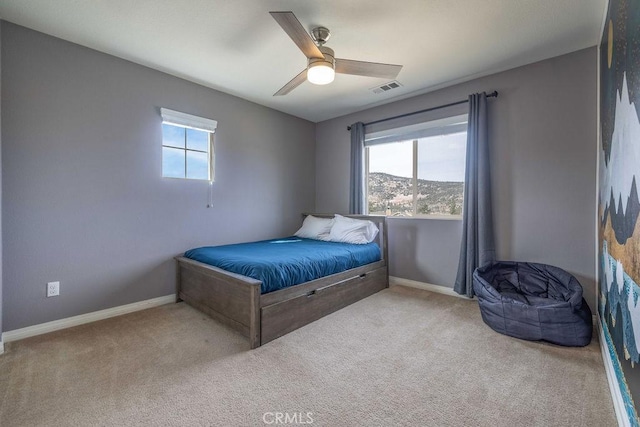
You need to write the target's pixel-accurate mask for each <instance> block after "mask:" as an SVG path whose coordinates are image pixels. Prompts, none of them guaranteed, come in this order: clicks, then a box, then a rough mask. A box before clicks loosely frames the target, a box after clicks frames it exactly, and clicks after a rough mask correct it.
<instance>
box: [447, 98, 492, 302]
mask: <svg viewBox="0 0 640 427" xmlns="http://www.w3.org/2000/svg"><path fill="white" fill-rule="evenodd" d="M493 261H495V245H494V239H493V215H492V212H491V174H490V168H489V140H488V132H487V96H486V94H485V93H481V94H480V93H476V94H473V95H470V96H469V124H468V128H467V163H466V171H465V180H464V206H463V208H462V245H461V247H460V262H459V264H458V274H457V276H456V283H455V286H454V287H453V289H454V290H455V291H456V292H457V293H459V294H461V295H467V296H468V297H472V296H473V295H474V293H473V271H474V270H475V269H476V268H477V267H480V266H483V265H485V264H488V263H492V262H493Z"/></svg>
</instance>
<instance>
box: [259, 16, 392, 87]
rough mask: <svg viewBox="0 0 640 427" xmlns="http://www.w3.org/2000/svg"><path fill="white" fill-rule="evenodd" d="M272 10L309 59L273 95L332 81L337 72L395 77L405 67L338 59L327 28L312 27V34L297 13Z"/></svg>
mask: <svg viewBox="0 0 640 427" xmlns="http://www.w3.org/2000/svg"><path fill="white" fill-rule="evenodd" d="M269 13H270V14H271V16H273V19H275V20H276V22H278V24H280V26H281V27H282V29H283V30H284V32H285V33H287V34H288V35H289V37H291V40H293V42H294V43H295V44H296V45H298V47H299V48H300V50H301V51H302V53H304V54H305V56H306V57H307V61H308V62H307V68H305V69H304V70H302V72H301V73H300V74H298V75H297V76H295V77H294V78H293V79H292V80H291V81H290V82H289V83H287V84H286V85H284V86H282V88H281V89H280V90H279V91H277V92H276V93H274V94H273V96H280V95H286V94H288V93H289V92H291V91H292V90H293V89H295V88H297V87H298V86H300V85H301V84H302V83H303V82H304V81H305V80H309V82H311V83H314V84H317V85H325V84H328V83H331V82H332V81H333V78H334V76H335V73H341V74H353V75H356V76H366V77H380V78H385V79H395V78H396V76H397V75H398V73H399V72H400V70H401V69H402V65H393V64H381V63H378V62H365V61H354V60H352V59H341V58H336V57H335V55H334V53H333V49H331V48H328V47H326V46H324V44H325V43H326V42H327V40H329V37H331V33H330V32H329V30H328V29H327V28H325V27H316V28H314V29H313V30H311V35H309V33H307V30H305V29H304V27H303V26H302V24H301V23H300V21H298V18H296V16H295V15H294V14H293V12H269Z"/></svg>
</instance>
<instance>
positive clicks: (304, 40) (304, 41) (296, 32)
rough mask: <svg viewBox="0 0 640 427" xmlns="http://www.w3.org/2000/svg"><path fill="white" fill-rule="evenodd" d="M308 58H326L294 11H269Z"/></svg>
mask: <svg viewBox="0 0 640 427" xmlns="http://www.w3.org/2000/svg"><path fill="white" fill-rule="evenodd" d="M269 13H270V14H271V16H273V19H275V20H276V22H277V23H278V24H280V26H281V27H282V29H283V30H284V32H285V33H287V34H288V35H289V37H291V40H293V42H294V43H295V44H296V45H298V47H299V48H300V50H301V51H302V53H304V54H305V55H306V56H307V58H324V55H323V54H322V52H320V49H318V46H316V44H315V43H314V42H313V39H312V38H311V36H310V35H309V33H308V32H307V30H305V29H304V27H303V26H302V24H301V23H300V21H298V18H296V15H294V14H293V12H269Z"/></svg>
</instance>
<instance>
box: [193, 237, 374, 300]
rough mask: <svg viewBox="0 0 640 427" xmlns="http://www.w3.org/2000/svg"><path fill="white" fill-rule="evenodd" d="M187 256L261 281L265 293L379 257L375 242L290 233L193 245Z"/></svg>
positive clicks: (357, 265) (369, 261)
mask: <svg viewBox="0 0 640 427" xmlns="http://www.w3.org/2000/svg"><path fill="white" fill-rule="evenodd" d="M184 256H185V257H187V258H190V259H192V260H195V261H200V262H203V263H205V264H209V265H212V266H214V267H218V268H221V269H223V270H227V271H230V272H233V273H237V274H242V275H243V276H248V277H252V278H254V279H257V280H261V281H262V293H263V294H266V293H267V292H273V291H276V290H278V289H283V288H286V287H288V286H293V285H298V284H300V283H304V282H308V281H310V280H314V279H318V278H320V277H324V276H329V275H331V274H336V273H340V272H342V271H345V270H349V269H351V268H355V267H359V266H362V265H365V264H369V263H372V262H376V261H379V260H380V259H381V256H380V248H379V247H378V245H377V244H376V243H368V244H365V245H354V244H350V243H336V242H323V241H320V240H312V239H301V238H298V237H287V238H284V239H277V240H264V241H261V242H251V243H239V244H235V245H224V246H206V247H203V248H197V249H191V250H189V251H187V252H185V254H184Z"/></svg>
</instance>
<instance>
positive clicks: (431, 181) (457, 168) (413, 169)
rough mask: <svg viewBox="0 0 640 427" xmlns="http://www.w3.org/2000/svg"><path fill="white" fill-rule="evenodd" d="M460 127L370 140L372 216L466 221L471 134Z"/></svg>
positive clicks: (368, 167)
mask: <svg viewBox="0 0 640 427" xmlns="http://www.w3.org/2000/svg"><path fill="white" fill-rule="evenodd" d="M464 119H465V122H466V116H465V118H464ZM455 122H456V123H454V124H448V125H446V126H434V127H426V126H425V129H423V130H421V131H419V132H417V131H415V129H414V130H413V131H412V132H411V133H408V132H402V130H396V131H395V133H394V132H389V131H387V132H386V135H385V136H384V137H381V138H378V139H377V142H375V141H376V139H375V138H373V137H372V138H370V139H369V145H368V146H367V149H366V166H365V167H366V174H367V177H366V180H367V181H366V182H367V187H366V190H367V206H368V211H369V214H377V215H387V216H405V217H416V216H426V215H435V216H448V217H456V216H460V215H462V202H463V197H464V175H465V162H466V145H467V144H466V143H467V133H466V123H465V122H461V121H460V120H459V119H458V120H455ZM407 136H411V137H412V138H407ZM372 141H373V143H372ZM365 144H366V142H365Z"/></svg>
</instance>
